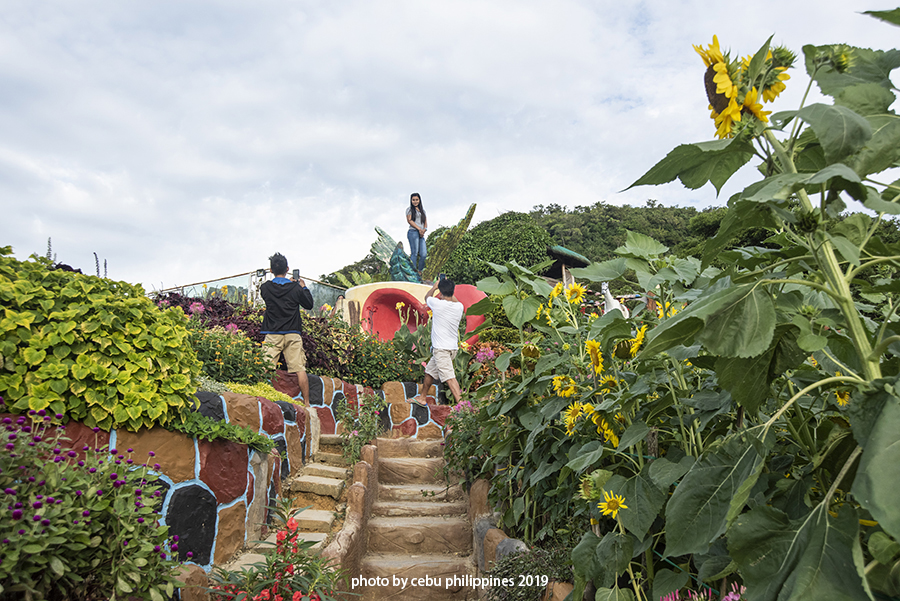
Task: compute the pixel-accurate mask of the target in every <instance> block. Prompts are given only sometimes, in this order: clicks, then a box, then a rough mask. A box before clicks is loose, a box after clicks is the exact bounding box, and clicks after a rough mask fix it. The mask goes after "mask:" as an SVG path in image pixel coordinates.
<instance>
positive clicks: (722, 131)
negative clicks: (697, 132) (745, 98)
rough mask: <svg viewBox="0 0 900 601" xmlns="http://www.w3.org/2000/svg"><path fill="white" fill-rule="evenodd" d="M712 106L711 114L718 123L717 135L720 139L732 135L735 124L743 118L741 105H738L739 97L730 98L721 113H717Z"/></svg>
mask: <svg viewBox="0 0 900 601" xmlns="http://www.w3.org/2000/svg"><path fill="white" fill-rule="evenodd" d="M710 108H711V109H712V113H711V115H710V116H711V117H712V118H713V119H714V120H715V123H716V136H718V137H719V138H720V139H723V138H728V137H730V136H731V129H732V128H733V127H734V124H735V123H736V122H739V121H740V120H741V107H740V106H739V105H738V103H737V99H735V98H732V99H731V100H729V101H728V105H727V106H726V107H725V109H724V110H723V111H722V112H721V113H717V112H716V110H715V108H712V106H710Z"/></svg>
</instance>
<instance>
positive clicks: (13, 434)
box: [9, 432, 18, 440]
mask: <svg viewBox="0 0 900 601" xmlns="http://www.w3.org/2000/svg"><path fill="white" fill-rule="evenodd" d="M16 438H18V436H16V434H15V432H14V433H12V434H10V435H9V439H10V440H15V439H16Z"/></svg>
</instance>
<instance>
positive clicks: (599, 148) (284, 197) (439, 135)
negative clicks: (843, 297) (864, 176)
mask: <svg viewBox="0 0 900 601" xmlns="http://www.w3.org/2000/svg"><path fill="white" fill-rule="evenodd" d="M879 2H881V0H868V1H857V0H816V1H812V0H809V1H802V2H801V1H798V0H789V1H784V0H758V1H757V2H754V3H751V4H744V5H740V6H738V5H733V6H732V8H731V9H729V8H727V7H726V6H725V5H721V6H719V5H714V4H710V3H709V2H705V1H700V0H670V1H668V2H662V1H661V0H660V1H655V2H646V1H645V2H638V1H635V2H622V1H621V0H616V1H611V0H595V1H593V2H591V1H587V0H472V1H469V0H450V1H445V2H436V1H426V0H390V1H387V0H345V1H319V0H300V1H294V2H283V1H282V2H275V1H268V0H256V1H254V2H235V1H230V2H227V1H216V0H207V1H197V0H178V1H165V0H157V1H154V2H137V1H133V0H125V1H121V0H120V1H113V0H107V1H91V0H84V1H76V2H72V1H69V0H67V1H62V0H47V1H41V2H34V1H33V0H5V1H4V3H3V10H2V14H0V90H2V93H0V246H4V245H12V246H13V248H14V253H15V255H16V256H17V257H19V258H25V257H27V256H28V255H29V254H31V253H38V254H44V253H45V252H46V247H47V239H48V238H52V241H53V250H54V252H55V253H57V255H58V256H57V258H58V260H60V261H62V262H65V263H69V264H72V265H74V266H76V267H81V268H82V269H84V270H85V271H86V272H88V273H92V272H93V271H94V257H93V253H94V252H96V253H97V254H98V255H99V257H100V259H101V261H102V260H103V259H106V260H107V261H108V265H109V276H110V277H112V278H114V279H121V280H126V281H129V282H140V283H142V284H143V285H144V286H145V288H147V289H148V290H153V289H161V288H163V287H170V286H175V285H181V284H188V283H192V282H196V281H200V280H205V279H213V278H219V277H224V276H228V275H231V274H235V273H240V272H245V271H249V270H252V269H256V268H257V267H261V266H265V265H267V260H266V257H268V256H269V255H270V254H271V253H272V252H274V251H275V250H280V251H281V252H283V253H284V254H286V255H287V256H288V259H289V260H290V262H291V266H292V267H295V268H299V269H300V271H301V273H302V274H304V275H306V276H308V277H313V278H315V277H318V276H319V275H320V274H323V273H328V272H331V271H334V270H336V269H339V268H341V267H343V266H344V265H347V264H349V263H352V262H354V261H357V260H359V259H361V258H363V257H364V256H365V255H366V254H367V253H368V250H369V246H370V245H371V243H372V242H373V241H374V239H375V232H374V226H376V225H378V226H380V227H382V228H384V229H385V230H387V231H388V232H389V233H390V234H391V235H392V236H394V237H395V238H396V239H397V240H402V239H404V238H405V232H406V229H407V226H406V223H405V220H404V215H403V213H404V211H405V208H406V207H407V206H408V203H409V200H408V199H409V194H410V193H411V192H413V191H418V192H420V193H421V194H422V199H423V205H424V207H425V209H426V210H427V211H428V216H429V225H430V226H431V228H432V229H434V227H436V226H439V225H451V224H454V223H456V222H457V221H458V220H459V219H460V218H461V217H462V216H463V214H464V213H465V210H466V208H467V207H468V205H469V204H470V203H473V202H475V203H478V209H477V210H476V213H475V220H476V222H477V221H483V220H486V219H490V218H492V217H495V216H496V215H498V214H499V213H502V212H504V211H509V210H515V211H528V210H530V209H531V208H532V207H533V206H535V205H538V204H549V203H557V204H560V205H564V206H568V207H574V206H577V205H590V204H593V203H595V202H598V201H605V202H607V203H610V204H626V203H627V204H631V205H632V206H636V205H638V206H639V205H643V204H644V203H645V202H646V200H647V199H648V198H653V199H657V200H659V201H660V202H662V203H663V204H666V205H679V206H697V207H704V206H709V205H711V204H715V203H724V202H725V200H726V199H727V198H728V196H729V195H730V194H731V193H733V192H734V191H736V190H737V189H739V182H735V183H734V184H733V185H729V186H727V187H726V188H725V190H723V193H722V195H721V197H719V198H718V199H717V198H716V196H715V190H714V189H713V188H712V187H711V186H707V187H705V188H703V189H701V190H696V191H689V190H685V189H683V188H681V187H680V185H679V184H677V183H676V184H669V185H667V186H659V187H655V188H653V187H651V188H637V189H633V190H629V191H627V192H620V190H622V189H624V188H626V187H627V186H628V185H630V184H631V183H632V182H634V181H635V180H636V179H637V178H638V177H640V176H641V175H642V174H643V173H644V172H645V171H646V170H647V169H648V168H650V167H651V166H652V165H653V164H654V163H655V162H656V161H657V160H659V159H660V158H662V157H663V156H665V154H666V153H667V152H668V151H669V150H671V149H672V148H673V147H674V146H676V145H677V144H679V143H684V142H694V141H701V140H706V139H710V138H711V137H712V134H713V127H712V122H711V121H710V119H709V112H708V110H707V101H706V98H705V93H704V90H703V85H702V81H703V71H704V67H703V63H702V61H701V59H700V57H699V56H697V54H696V53H695V52H694V50H693V48H692V47H691V44H700V43H702V44H709V43H710V41H711V39H712V36H713V34H717V35H718V36H719V40H720V42H721V43H722V46H723V47H725V48H731V49H732V51H733V54H741V55H745V54H749V53H751V52H754V51H755V50H756V49H758V48H759V46H760V45H761V44H762V43H763V42H764V41H765V39H766V38H767V37H768V36H769V35H772V34H775V37H774V39H773V41H774V42H775V43H783V44H785V45H787V46H789V47H790V48H792V49H793V50H795V51H796V52H797V53H800V49H801V47H802V46H803V45H804V44H809V43H812V44H825V43H834V42H847V43H850V44H853V45H858V46H865V47H872V48H881V49H888V48H893V47H895V46H900V35H898V34H900V29H897V28H894V27H891V26H889V25H887V24H884V23H882V22H880V21H877V20H875V19H872V18H871V17H868V16H865V15H862V14H859V13H860V12H861V11H863V10H885V9H891V8H894V7H895V6H896V3H895V4H894V5H890V4H884V3H883V2H881V4H879ZM729 6H731V5H729ZM806 81H807V79H806V76H805V73H804V72H803V69H802V62H801V64H800V68H799V69H794V70H793V79H791V81H790V82H789V84H790V86H789V88H788V90H787V91H786V92H785V94H784V95H783V96H782V98H781V99H779V101H778V102H777V103H776V104H775V105H774V108H775V110H787V109H790V108H795V107H796V105H797V103H798V101H799V98H800V96H801V95H802V92H803V88H804V87H805V85H806ZM749 176H750V175H749V174H748V175H746V176H744V177H743V179H744V181H746V178H747V177H749ZM738 179H739V180H740V179H741V176H740V174H739V177H738Z"/></svg>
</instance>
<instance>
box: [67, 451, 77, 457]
mask: <svg viewBox="0 0 900 601" xmlns="http://www.w3.org/2000/svg"><path fill="white" fill-rule="evenodd" d="M66 455H68V456H69V457H75V456H76V455H78V453H76V452H75V451H69V452H68V453H66Z"/></svg>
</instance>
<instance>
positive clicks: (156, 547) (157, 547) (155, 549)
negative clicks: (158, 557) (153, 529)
mask: <svg viewBox="0 0 900 601" xmlns="http://www.w3.org/2000/svg"><path fill="white" fill-rule="evenodd" d="M153 550H154V551H156V552H157V553H159V545H156V546H155V547H153Z"/></svg>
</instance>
